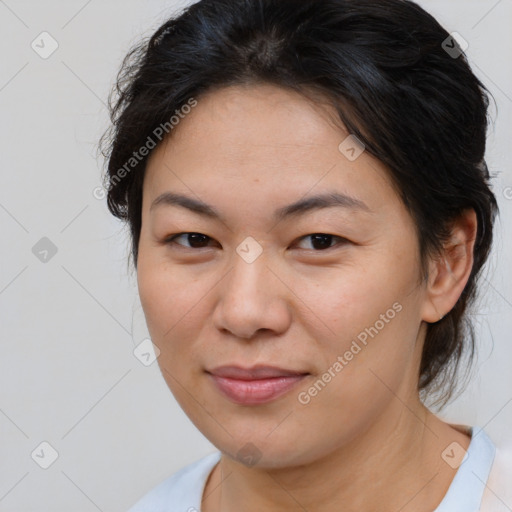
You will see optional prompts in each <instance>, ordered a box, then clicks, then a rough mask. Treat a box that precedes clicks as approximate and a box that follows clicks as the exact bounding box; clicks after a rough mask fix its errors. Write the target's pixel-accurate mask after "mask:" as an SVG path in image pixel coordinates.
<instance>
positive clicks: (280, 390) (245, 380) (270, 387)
mask: <svg viewBox="0 0 512 512" xmlns="http://www.w3.org/2000/svg"><path fill="white" fill-rule="evenodd" d="M207 373H208V374H209V376H210V378H211V379H212V380H213V382H214V384H215V386H216V388H217V390H218V391H220V392H221V393H222V394H223V395H224V396H225V397H227V398H228V399H229V400H231V401H232V402H234V403H236V404H239V405H259V404H264V403H267V402H270V401H273V400H276V399H277V398H279V397H280V396H282V395H284V394H285V393H287V392H288V391H290V390H291V389H292V388H293V387H294V386H295V385H296V384H297V383H298V382H300V381H301V380H302V379H304V378H305V377H306V376H307V375H308V373H306V372H301V371H297V370H289V369H284V368H278V367H275V366H256V367H253V368H242V367H240V366H221V367H218V368H215V369H213V370H211V371H208V372H207Z"/></svg>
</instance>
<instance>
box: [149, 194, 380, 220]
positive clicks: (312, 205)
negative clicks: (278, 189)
mask: <svg viewBox="0 0 512 512" xmlns="http://www.w3.org/2000/svg"><path fill="white" fill-rule="evenodd" d="M162 205H167V206H181V207H182V208H186V209H187V210H190V211H192V212H195V213H197V214H199V215H202V216H204V217H209V218H212V219H220V220H223V217H222V215H221V214H220V213H219V211H218V210H217V209H216V208H214V207H213V206H211V205H209V204H207V203H205V202H203V201H201V200H198V199H194V198H192V197H188V196H185V195H183V194H176V193H173V192H164V193H163V194H160V195H159V196H158V197H157V198H156V199H155V200H154V201H153V202H152V203H151V206H150V211H151V210H153V209H154V208H156V207H157V206H162ZM333 207H339V208H345V209H349V210H356V211H363V212H370V213H371V210H370V208H369V207H368V206H367V205H366V204H365V203H364V202H363V201H361V200H360V199H356V198H355V197H351V196H348V195H346V194H342V193H340V192H328V193H324V194H319V195H315V196H311V197H308V198H305V199H299V200H298V201H296V202H294V203H291V204H289V205H287V206H283V207H281V208H278V209H277V210H275V212H274V214H273V219H274V220H275V221H282V220H284V219H286V218H288V217H293V216H297V215H304V214H305V213H308V212H311V211H315V210H321V209H324V208H333Z"/></svg>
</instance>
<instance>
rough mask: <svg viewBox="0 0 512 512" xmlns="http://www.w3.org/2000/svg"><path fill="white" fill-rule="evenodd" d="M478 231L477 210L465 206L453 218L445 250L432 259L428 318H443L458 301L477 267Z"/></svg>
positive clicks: (426, 304)
mask: <svg viewBox="0 0 512 512" xmlns="http://www.w3.org/2000/svg"><path fill="white" fill-rule="evenodd" d="M476 233H477V219H476V213H475V211H474V210H473V209H469V210H465V211H464V212H463V213H462V214H461V215H460V216H459V217H458V218H457V219H456V220H455V221H454V222H453V224H452V229H451V235H450V239H449V240H448V242H447V243H446V244H445V245H444V248H443V251H442V254H440V255H438V257H437V258H433V259H432V260H431V262H430V265H429V279H428V283H427V290H426V297H425V302H424V307H423V314H422V320H424V321H425V322H428V323H435V322H439V321H440V320H442V318H443V317H444V316H446V315H447V314H448V313H449V312H450V311H451V310H452V308H453V307H454V306H455V304H456V303H457V300H458V299H459V297H460V295H461V294H462V292H463V290H464V287H465V286H466V283H467V281H468V279H469V276H470V275H471V270H472V268H473V249H474V244H475V239H476Z"/></svg>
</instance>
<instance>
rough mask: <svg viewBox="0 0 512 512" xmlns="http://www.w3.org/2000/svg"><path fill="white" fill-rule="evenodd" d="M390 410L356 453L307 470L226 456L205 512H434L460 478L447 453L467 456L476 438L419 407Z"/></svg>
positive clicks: (355, 443)
mask: <svg viewBox="0 0 512 512" xmlns="http://www.w3.org/2000/svg"><path fill="white" fill-rule="evenodd" d="M390 407H391V408H392V409H394V410H392V411H388V413H387V414H385V415H382V417H381V418H380V419H379V421H377V422H375V423H374V424H372V425H371V426H370V427H369V428H368V429H367V430H366V431H364V432H362V433H360V434H358V436H357V437H356V438H355V439H353V440H352V441H351V443H350V445H349V446H343V447H341V448H338V449H336V450H333V451H332V452H331V453H330V454H329V455H328V456H327V457H324V458H322V459H319V460H315V461H314V462H313V463H311V464H309V465H307V466H304V465H301V466H300V467H287V468H278V469H275V468H273V469H261V468H257V467H254V468H248V467H245V466H243V465H242V464H240V463H239V462H237V461H234V460H232V459H230V458H228V457H226V456H222V458H221V461H220V463H219V464H218V465H217V467H216V468H215V469H214V471H213V472H212V474H211V476H210V479H209V481H208V483H207V487H206V489H205V493H204V496H205V497H207V498H206V499H205V501H204V502H203V511H204V512H219V511H221V510H222V512H232V511H235V510H244V511H246V512H256V511H260V510H272V511H273V512H274V511H275V512H280V511H283V512H284V511H287V512H299V511H300V512H303V511H304V510H315V512H330V511H332V510H333V508H335V509H340V507H341V505H343V510H345V511H347V512H350V511H352V510H353V511H356V510H357V511H358V512H373V511H375V510H379V511H381V512H396V511H397V510H400V511H401V512H412V511H414V512H422V511H425V512H427V511H431V510H434V509H435V508H436V507H437V506H438V505H439V503H440V502H441V500H442V498H443V496H444V495H445V494H446V492H447V490H448V487H449V486H450V483H451V481H452V480H453V477H454V476H455V473H456V469H452V468H451V467H450V466H449V465H448V464H446V463H445V462H444V461H443V459H442V458H441V453H442V452H443V450H444V449H445V448H446V447H447V446H448V445H449V444H450V443H452V442H453V441H457V442H459V444H461V445H462V446H463V447H464V448H465V449H467V447H468V445H469V437H468V436H467V435H466V434H464V433H462V432H460V431H458V430H456V429H455V428H453V427H451V426H450V425H448V424H447V423H444V422H443V421H441V420H440V419H439V418H437V417H436V416H435V415H434V414H432V413H431V412H430V411H428V409H426V408H425V407H424V406H423V404H421V402H420V401H419V399H417V400H416V401H415V402H414V403H412V404H408V406H407V408H404V404H402V403H401V402H399V401H398V400H397V401H395V402H394V403H393V404H392V405H391V406H390ZM404 411H406V412H404ZM262 490H263V492H262Z"/></svg>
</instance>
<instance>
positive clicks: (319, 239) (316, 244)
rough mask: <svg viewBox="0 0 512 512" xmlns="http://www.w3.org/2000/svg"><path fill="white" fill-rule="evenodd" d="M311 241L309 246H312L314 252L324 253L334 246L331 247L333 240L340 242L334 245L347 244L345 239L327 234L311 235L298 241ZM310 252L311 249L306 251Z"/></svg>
mask: <svg viewBox="0 0 512 512" xmlns="http://www.w3.org/2000/svg"><path fill="white" fill-rule="evenodd" d="M308 238H310V239H311V245H312V246H313V250H314V251H315V252H319V251H325V250H327V249H332V248H333V247H335V246H332V245H331V243H332V242H333V240H334V241H335V240H339V241H340V242H339V243H338V244H336V245H344V244H346V243H348V240H347V239H346V238H342V237H340V236H336V235H329V234H327V233H312V234H311V235H306V236H303V237H301V238H300V239H299V240H306V239H308ZM306 250H311V249H306Z"/></svg>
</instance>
